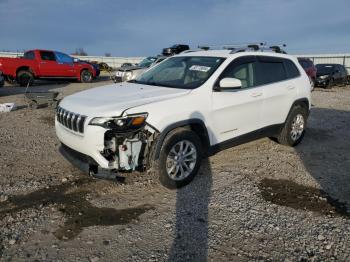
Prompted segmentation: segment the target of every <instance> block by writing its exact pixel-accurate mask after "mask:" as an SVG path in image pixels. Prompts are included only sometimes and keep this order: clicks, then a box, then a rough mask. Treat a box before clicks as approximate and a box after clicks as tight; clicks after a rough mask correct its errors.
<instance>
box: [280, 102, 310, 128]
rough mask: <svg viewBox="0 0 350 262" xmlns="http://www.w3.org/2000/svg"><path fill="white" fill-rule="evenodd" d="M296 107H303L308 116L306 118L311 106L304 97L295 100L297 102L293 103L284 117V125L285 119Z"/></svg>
mask: <svg viewBox="0 0 350 262" xmlns="http://www.w3.org/2000/svg"><path fill="white" fill-rule="evenodd" d="M296 105H301V106H303V105H304V107H305V108H306V109H307V114H308V116H309V114H310V106H311V105H310V101H309V99H307V98H306V97H303V98H299V99H297V100H295V101H294V102H293V104H292V106H291V107H290V109H289V112H288V114H287V117H286V119H285V120H284V123H285V122H286V121H287V118H288V116H289V114H290V112H291V111H292V109H293V107H295V106H296Z"/></svg>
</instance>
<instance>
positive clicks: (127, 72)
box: [112, 56, 167, 83]
mask: <svg viewBox="0 0 350 262" xmlns="http://www.w3.org/2000/svg"><path fill="white" fill-rule="evenodd" d="M165 58H167V57H165V56H157V57H155V56H149V57H146V58H145V59H143V60H142V61H141V62H140V63H138V64H137V65H131V66H125V67H121V68H119V69H118V70H117V72H116V73H115V76H113V77H112V79H113V81H114V82H115V83H119V82H124V81H130V80H133V79H135V78H136V77H138V76H139V75H141V74H142V73H143V72H145V71H146V70H147V69H148V68H150V67H152V66H154V65H156V64H158V63H160V62H161V61H163V60H164V59H165Z"/></svg>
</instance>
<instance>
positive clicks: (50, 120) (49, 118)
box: [40, 114, 55, 126]
mask: <svg viewBox="0 0 350 262" xmlns="http://www.w3.org/2000/svg"><path fill="white" fill-rule="evenodd" d="M40 121H41V122H42V123H44V124H47V125H49V126H55V115H54V114H51V115H48V116H42V117H40Z"/></svg>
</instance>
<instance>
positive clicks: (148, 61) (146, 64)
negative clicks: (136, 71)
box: [138, 56, 157, 67]
mask: <svg viewBox="0 0 350 262" xmlns="http://www.w3.org/2000/svg"><path fill="white" fill-rule="evenodd" d="M156 60H157V58H156V57H151V56H150V57H146V58H145V59H143V60H142V61H141V62H140V63H138V66H140V67H150V65H151V64H152V63H153V62H154V61H156Z"/></svg>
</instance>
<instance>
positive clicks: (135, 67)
mask: <svg viewBox="0 0 350 262" xmlns="http://www.w3.org/2000/svg"><path fill="white" fill-rule="evenodd" d="M145 68H146V67H141V66H137V65H133V66H126V67H121V68H119V69H118V71H133V70H138V69H145Z"/></svg>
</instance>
